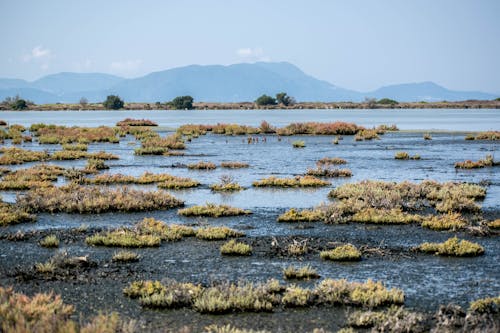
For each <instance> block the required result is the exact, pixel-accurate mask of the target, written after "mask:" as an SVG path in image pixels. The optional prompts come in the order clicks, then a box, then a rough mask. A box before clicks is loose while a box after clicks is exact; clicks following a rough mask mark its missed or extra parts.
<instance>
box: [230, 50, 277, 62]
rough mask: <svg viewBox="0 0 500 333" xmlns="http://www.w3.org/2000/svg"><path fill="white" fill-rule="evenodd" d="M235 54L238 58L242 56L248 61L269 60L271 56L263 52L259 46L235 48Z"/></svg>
mask: <svg viewBox="0 0 500 333" xmlns="http://www.w3.org/2000/svg"><path fill="white" fill-rule="evenodd" d="M236 54H237V55H238V57H240V58H244V59H245V60H249V61H270V60H271V58H270V57H268V56H266V55H265V54H264V50H263V49H262V48H261V47H254V48H251V47H243V48H240V49H237V50H236Z"/></svg>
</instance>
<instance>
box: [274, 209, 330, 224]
mask: <svg viewBox="0 0 500 333" xmlns="http://www.w3.org/2000/svg"><path fill="white" fill-rule="evenodd" d="M323 219H324V213H323V212H322V211H321V210H319V209H314V210H310V209H303V210H296V209H295V208H291V209H290V210H287V211H286V212H285V213H283V214H281V215H280V216H278V222H316V221H321V220H323Z"/></svg>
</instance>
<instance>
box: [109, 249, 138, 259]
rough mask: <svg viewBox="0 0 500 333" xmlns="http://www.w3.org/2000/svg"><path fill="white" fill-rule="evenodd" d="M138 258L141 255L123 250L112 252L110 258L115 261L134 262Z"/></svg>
mask: <svg viewBox="0 0 500 333" xmlns="http://www.w3.org/2000/svg"><path fill="white" fill-rule="evenodd" d="M140 258H141V256H140V255H138V254H137V253H135V252H132V251H126V250H123V251H119V252H116V253H115V254H113V258H112V260H113V261H116V262H136V261H139V259H140Z"/></svg>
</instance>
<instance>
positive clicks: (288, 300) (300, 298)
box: [281, 285, 313, 307]
mask: <svg viewBox="0 0 500 333" xmlns="http://www.w3.org/2000/svg"><path fill="white" fill-rule="evenodd" d="M312 297H313V292H312V291H311V290H310V289H304V288H301V287H298V286H296V285H291V286H288V287H287V288H286V289H285V293H284V295H283V297H282V298H281V303H282V304H283V305H284V306H285V307H304V306H308V305H310V304H311V303H312Z"/></svg>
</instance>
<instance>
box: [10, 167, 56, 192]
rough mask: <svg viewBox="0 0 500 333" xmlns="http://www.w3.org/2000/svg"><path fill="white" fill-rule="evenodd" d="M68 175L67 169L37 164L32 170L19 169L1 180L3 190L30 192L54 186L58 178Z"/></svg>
mask: <svg viewBox="0 0 500 333" xmlns="http://www.w3.org/2000/svg"><path fill="white" fill-rule="evenodd" d="M65 174H66V169H64V168H63V167H60V166H56V165H50V164H37V165H35V166H33V167H31V168H26V169H17V170H15V171H13V172H10V173H8V174H7V175H4V176H3V177H2V179H1V180H0V189H2V190H28V189H31V188H36V187H47V186H52V182H55V181H57V178H58V176H62V175H65Z"/></svg>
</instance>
